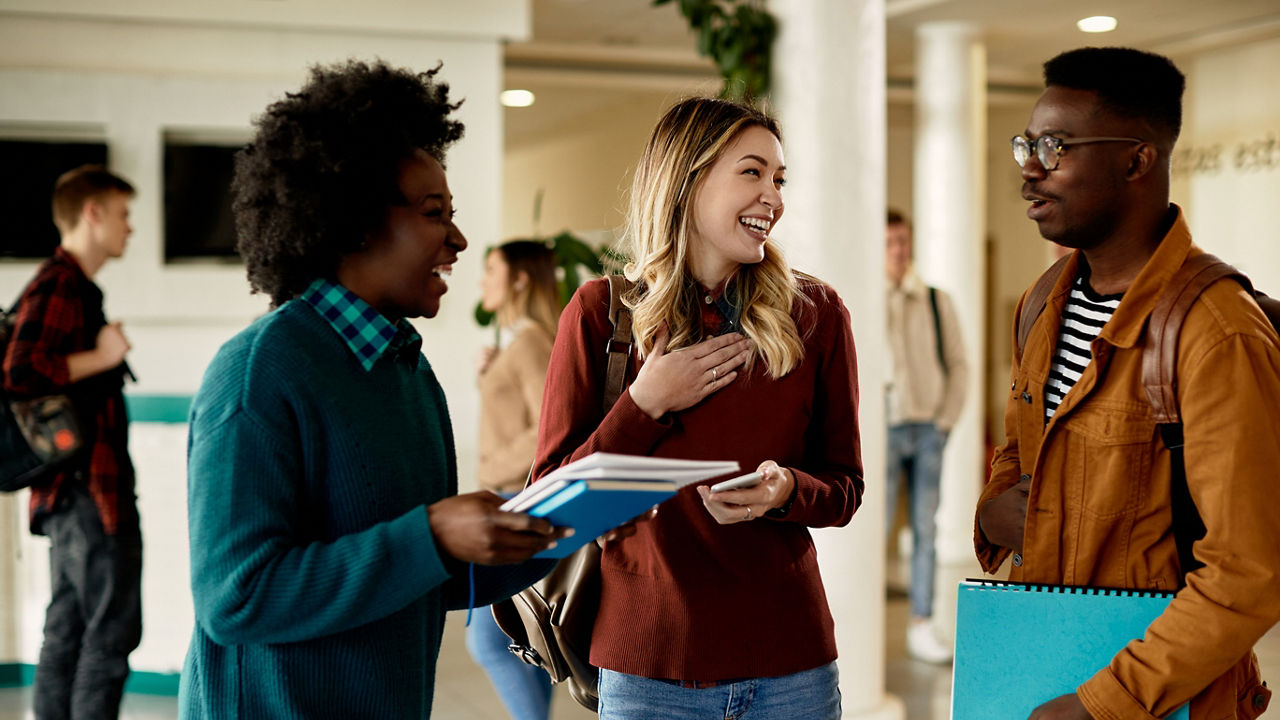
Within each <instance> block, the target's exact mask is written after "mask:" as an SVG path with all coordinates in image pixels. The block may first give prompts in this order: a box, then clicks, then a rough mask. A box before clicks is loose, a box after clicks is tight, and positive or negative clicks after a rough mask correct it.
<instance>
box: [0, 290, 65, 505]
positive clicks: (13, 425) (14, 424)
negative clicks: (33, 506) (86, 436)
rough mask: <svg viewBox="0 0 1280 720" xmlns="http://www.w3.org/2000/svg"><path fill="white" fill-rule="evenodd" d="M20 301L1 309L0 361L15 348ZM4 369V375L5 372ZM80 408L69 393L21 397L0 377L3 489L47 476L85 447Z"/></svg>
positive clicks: (0, 480)
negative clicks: (78, 414)
mask: <svg viewBox="0 0 1280 720" xmlns="http://www.w3.org/2000/svg"><path fill="white" fill-rule="evenodd" d="M16 316H17V306H14V309H13V310H10V311H8V312H6V311H4V310H3V309H0V360H3V358H4V356H5V354H6V353H7V351H8V348H9V339H10V337H11V336H12V335H13V326H14V322H15V320H16ZM3 375H4V374H3V373H0V378H2V377H3ZM81 445H82V437H81V434H80V427H79V424H78V423H77V422H76V415H75V409H74V407H73V406H72V404H71V400H70V398H68V397H67V396H66V395H49V396H46V397H40V398H34V399H22V400H15V399H14V398H12V397H10V395H9V393H8V391H7V390H6V389H5V388H4V385H3V383H2V382H0V492H13V491H15V490H21V489H22V488H25V487H30V486H31V485H33V484H38V483H40V482H42V481H44V480H47V479H48V478H49V477H50V476H52V475H53V473H55V472H56V471H57V470H58V469H59V468H61V467H62V466H63V465H64V464H66V463H67V462H68V461H69V460H71V459H72V458H73V457H75V455H76V454H77V453H78V452H79V451H80V447H81Z"/></svg>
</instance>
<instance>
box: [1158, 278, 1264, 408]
mask: <svg viewBox="0 0 1280 720" xmlns="http://www.w3.org/2000/svg"><path fill="white" fill-rule="evenodd" d="M1224 277H1234V278H1235V279H1236V280H1237V281H1238V282H1240V284H1241V285H1244V287H1245V289H1246V290H1249V291H1252V290H1253V286H1252V285H1250V283H1249V279H1248V278H1246V277H1245V276H1244V275H1243V274H1242V273H1241V272H1240V271H1239V270H1236V269H1235V268H1234V267H1232V266H1231V265H1230V264H1228V263H1226V262H1225V261H1223V260H1220V259H1218V258H1217V257H1215V256H1213V255H1210V254H1209V253H1201V254H1200V255H1195V256H1193V257H1190V258H1187V260H1186V261H1185V262H1183V263H1182V267H1181V268H1178V271H1177V272H1175V273H1174V274H1173V277H1172V278H1171V279H1170V280H1169V283H1168V284H1167V285H1166V286H1165V290H1164V292H1162V293H1161V294H1160V298H1159V300H1157V301H1156V306H1155V309H1153V310H1152V311H1151V318H1150V319H1149V320H1148V321H1147V337H1146V342H1145V343H1144V345H1143V350H1142V386H1143V389H1145V390H1146V392H1147V400H1148V401H1149V402H1150V403H1151V410H1152V414H1153V416H1154V417H1155V420H1156V422H1157V423H1160V424H1162V425H1163V424H1168V423H1180V422H1181V421H1182V415H1181V413H1179V412H1178V394H1177V380H1176V377H1177V368H1178V333H1179V332H1180V331H1181V330H1182V322H1183V320H1185V319H1186V317H1187V312H1188V311H1190V310H1191V306H1192V305H1193V304H1195V301H1196V298H1198V297H1200V293H1202V292H1204V289H1205V288H1207V287H1209V286H1210V285H1212V284H1213V283H1215V282H1217V281H1218V280H1221V279H1222V278H1224ZM1250 294H1252V292H1250Z"/></svg>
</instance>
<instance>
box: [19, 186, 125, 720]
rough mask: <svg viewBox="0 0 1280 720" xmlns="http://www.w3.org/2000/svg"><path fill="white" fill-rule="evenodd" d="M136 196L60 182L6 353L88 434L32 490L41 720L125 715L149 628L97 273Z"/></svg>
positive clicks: (119, 346)
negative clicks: (40, 604) (48, 241)
mask: <svg viewBox="0 0 1280 720" xmlns="http://www.w3.org/2000/svg"><path fill="white" fill-rule="evenodd" d="M133 194H134V190H133V186H131V185H130V184H129V183H128V182H126V181H125V180H124V179H122V178H120V177H118V176H116V175H114V174H112V173H111V172H109V171H107V170H106V168H103V167H101V166H89V165H87V166H84V167H80V168H77V169H75V170H72V171H70V172H68V173H66V174H64V175H63V176H62V177H60V178H59V179H58V182H57V185H56V186H55V187H54V191H53V218H54V223H55V224H56V225H57V226H58V231H59V232H60V233H61V235H62V243H61V245H60V246H59V247H58V249H57V250H56V251H55V252H54V254H53V257H51V258H49V259H48V260H46V261H45V262H44V263H43V264H42V265H41V266H40V269H39V270H38V271H37V273H36V276H35V279H34V280H33V281H32V282H31V284H30V285H29V286H27V289H26V291H25V292H24V293H23V296H22V299H21V300H20V301H19V304H18V315H17V322H16V324H15V326H14V333H13V338H12V340H11V341H10V343H9V349H8V352H7V354H6V355H5V358H4V373H3V376H4V383H5V388H6V389H7V390H8V391H9V392H11V393H12V394H13V395H14V396H15V397H38V396H41V395H50V394H55V393H66V394H68V395H69V396H70V397H71V399H72V401H73V403H74V404H75V408H76V414H77V416H78V419H79V421H80V423H81V431H82V433H83V435H84V449H83V451H82V454H81V456H80V457H79V458H77V459H76V460H75V461H74V462H73V463H72V464H71V466H69V467H68V468H66V469H64V470H63V471H61V472H59V473H58V474H56V475H54V476H53V477H51V478H50V479H49V480H47V481H44V482H41V483H39V484H38V485H37V486H36V487H33V488H32V492H31V532H33V533H35V534H38V535H48V536H49V540H50V552H49V562H50V570H51V572H50V580H51V585H52V590H53V593H52V595H53V597H52V600H51V601H50V603H49V609H48V611H47V613H46V615H45V627H44V645H43V646H42V647H41V649H40V662H39V665H38V666H37V668H36V677H35V703H34V704H35V714H36V718H37V719H38V720H54V719H57V718H115V717H117V716H118V714H119V708H120V696H121V694H122V693H123V691H124V681H125V677H126V676H127V675H128V674H129V665H128V656H129V653H130V652H131V651H132V650H133V649H134V648H136V647H137V646H138V641H139V640H140V639H141V636H142V613H141V590H140V577H141V571H142V538H141V533H140V532H139V528H138V509H137V503H136V498H135V496H134V475H133V464H132V463H131V462H130V460H129V448H128V421H129V419H128V416H127V415H126V413H125V407H124V394H123V392H122V387H123V386H124V376H125V375H126V374H127V373H128V372H129V370H128V367H127V366H126V365H125V363H124V356H125V353H126V352H128V350H129V342H128V340H126V339H125V336H124V333H123V332H122V331H121V328H120V324H119V323H108V322H107V320H106V317H105V315H104V314H103V310H102V291H101V290H100V289H99V288H98V286H97V285H96V284H94V282H93V276H94V275H95V274H96V273H97V272H98V270H99V269H101V268H102V266H103V264H105V263H106V262H107V260H109V259H111V258H118V257H120V256H121V255H123V254H124V249H125V242H126V240H127V239H128V237H129V234H130V233H131V232H132V228H130V227H129V201H130V199H132V197H133Z"/></svg>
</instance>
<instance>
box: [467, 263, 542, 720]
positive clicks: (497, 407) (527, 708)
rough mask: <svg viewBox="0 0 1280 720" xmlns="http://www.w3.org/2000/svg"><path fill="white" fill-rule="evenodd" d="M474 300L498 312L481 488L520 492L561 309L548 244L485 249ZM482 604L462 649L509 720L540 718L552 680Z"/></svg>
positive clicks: (488, 368)
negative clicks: (511, 647)
mask: <svg viewBox="0 0 1280 720" xmlns="http://www.w3.org/2000/svg"><path fill="white" fill-rule="evenodd" d="M480 290H481V295H480V305H481V307H483V308H484V309H485V310H488V311H489V312H492V313H494V314H495V315H496V317H495V318H494V319H495V321H496V322H497V323H498V327H499V337H501V338H503V341H500V342H499V346H498V347H490V348H486V350H485V355H484V359H483V361H482V363H481V367H480V378H479V386H480V466H479V470H478V472H477V480H478V481H479V483H480V487H482V488H484V489H485V490H491V491H493V492H495V493H499V494H504V495H505V494H512V493H516V492H519V491H520V489H521V488H522V487H523V486H524V481H525V478H526V477H527V476H528V474H529V464H530V463H531V462H533V452H534V450H535V448H536V447H537V442H538V411H539V409H540V408H541V407H542V387H543V382H544V381H545V380H546V377H547V363H548V361H549V360H550V359H551V345H552V343H553V342H554V340H555V335H556V320H557V318H558V317H559V315H560V297H559V291H558V290H557V289H556V265H555V255H554V253H552V251H551V248H549V247H547V245H546V243H541V242H534V241H528V240H513V241H511V242H508V243H505V244H503V245H499V246H498V247H495V248H493V249H492V250H490V251H489V252H488V254H487V255H485V259H484V276H483V278H481V281H480ZM508 643H510V640H509V639H508V638H507V636H506V635H504V634H503V633H502V631H501V630H499V629H498V625H497V623H496V622H494V620H493V615H492V614H491V613H489V612H488V611H484V612H478V613H475V614H474V615H473V616H472V620H471V624H470V625H469V626H468V627H467V649H468V650H469V651H470V652H471V657H472V659H474V660H475V661H476V662H477V663H479V664H480V666H481V667H483V668H484V670H485V672H486V673H487V674H488V675H489V680H490V682H492V683H493V686H494V689H496V690H497V691H498V696H499V697H500V698H501V699H502V703H503V705H505V706H506V708H507V712H508V713H510V714H511V717H512V718H514V719H515V720H546V718H547V716H548V713H549V710H550V707H551V679H550V678H549V677H548V676H547V674H546V673H545V672H543V671H542V670H541V669H539V668H537V667H534V666H532V665H526V664H525V663H524V662H523V661H521V660H520V659H519V658H517V657H516V656H514V655H512V654H511V653H510V652H508V651H507V645H508Z"/></svg>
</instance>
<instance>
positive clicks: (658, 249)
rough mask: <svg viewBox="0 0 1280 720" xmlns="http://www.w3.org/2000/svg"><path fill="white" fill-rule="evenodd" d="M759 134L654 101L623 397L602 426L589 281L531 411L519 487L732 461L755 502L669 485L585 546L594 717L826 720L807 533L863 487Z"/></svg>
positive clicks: (841, 320) (829, 661)
mask: <svg viewBox="0 0 1280 720" xmlns="http://www.w3.org/2000/svg"><path fill="white" fill-rule="evenodd" d="M785 174H786V170H785V165H784V162H783V154H782V145H781V140H780V132H779V130H778V126H777V124H776V123H775V122H774V120H773V119H771V118H769V117H768V116H766V115H764V114H762V113H760V112H758V111H756V110H754V109H751V108H748V107H744V106H741V105H738V104H735V103H732V102H727V101H723V100H715V99H709V98H695V99H690V100H686V101H683V102H681V103H679V104H677V105H676V106H674V107H672V108H671V109H670V110H669V111H668V112H667V113H666V114H665V115H664V116H663V118H662V119H661V120H660V121H659V123H658V126H657V127H656V128H655V129H654V131H653V135H652V136H651V138H650V140H649V143H648V146H647V147H646V149H645V152H644V155H643V157H642V158H641V160H640V163H639V165H638V166H637V168H636V171H635V177H634V181H633V185H632V190H631V199H630V207H629V210H628V214H627V230H626V235H627V240H628V242H629V245H630V248H629V252H630V257H631V258H632V261H631V262H630V263H629V264H628V265H627V266H626V270H625V271H626V276H627V278H628V279H629V280H631V281H632V282H633V283H634V287H633V289H632V290H631V291H630V292H629V293H627V294H625V295H624V297H623V300H624V301H625V302H626V304H627V305H628V306H629V307H630V308H631V310H632V316H633V320H634V341H635V342H634V348H633V352H632V354H631V359H630V367H629V369H628V376H627V377H628V380H629V387H628V388H627V390H626V391H624V392H623V394H622V396H621V397H620V398H619V399H618V401H617V402H616V403H615V404H614V405H613V407H612V408H611V409H609V411H608V412H607V413H606V412H602V410H601V403H600V395H601V392H602V388H603V386H604V370H605V365H606V358H605V352H604V348H605V344H606V342H607V340H608V338H609V336H610V333H611V326H610V323H609V319H608V317H607V306H608V294H609V291H608V285H607V283H606V282H605V281H603V280H599V281H593V282H591V283H588V284H586V285H584V286H583V287H582V288H581V289H580V290H579V291H578V293H577V294H576V295H575V296H574V298H573V300H572V301H571V302H570V303H569V306H568V307H567V308H565V312H564V315H563V316H562V318H561V321H560V331H559V333H558V335H557V337H556V344H555V349H554V351H553V352H552V356H551V365H550V368H549V369H548V373H547V387H546V393H545V396H544V398H545V400H544V402H543V407H542V418H541V427H540V435H539V441H538V460H537V464H536V469H535V472H536V474H537V475H538V476H541V475H543V474H545V473H547V472H549V471H551V470H553V469H555V468H556V467H559V466H561V465H563V464H565V463H567V462H570V461H573V460H576V459H578V458H581V457H583V456H585V455H587V454H589V453H592V452H595V451H608V452H618V453H631V454H636V455H652V456H662V457H678V458H689V459H714V460H737V461H738V462H739V463H740V465H741V466H742V467H743V468H744V469H746V470H759V471H761V472H762V473H763V480H762V481H761V482H760V484H758V485H756V486H755V487H751V488H748V489H739V490H732V491H726V492H721V493H715V494H712V493H711V492H710V491H709V489H708V485H709V483H704V484H702V485H699V486H697V487H693V488H687V489H685V490H684V491H682V492H681V493H680V494H679V495H677V496H676V497H675V498H673V499H672V500H670V501H668V502H666V503H664V504H663V505H661V506H660V507H659V509H658V513H657V515H656V517H654V518H653V519H651V520H649V521H647V522H641V523H638V525H637V531H636V533H635V535H633V536H632V537H629V538H626V539H623V540H619V541H612V542H609V543H608V544H606V546H605V552H604V554H603V559H602V561H601V572H602V580H603V590H602V596H601V607H600V613H599V615H598V617H597V619H596V623H595V627H594V632H593V637H592V643H591V662H592V663H593V664H595V665H597V666H598V667H600V668H601V673H600V684H599V693H600V717H601V718H605V719H606V720H621V719H629V718H653V717H662V718H686V717H687V718H706V717H739V716H742V715H743V714H744V713H748V714H747V716H748V717H751V718H761V719H763V720H770V719H773V718H786V719H787V720H801V719H803V718H815V719H818V718H820V719H822V720H827V719H829V718H838V717H839V716H840V696H839V690H838V678H837V673H836V667H835V657H836V647H835V638H834V631H833V623H832V619H831V613H830V610H829V609H828V607H827V601H826V595H825V593H824V591H823V588H822V581H821V578H820V577H819V574H818V565H817V558H816V555H815V552H814V547H813V541H812V539H811V538H810V535H809V530H808V528H810V527H823V526H833V525H843V524H845V523H847V522H849V520H850V518H851V517H852V516H853V513H854V511H855V510H856V509H857V507H858V505H859V503H860V501H861V497H862V491H863V479H862V462H861V457H860V448H859V436H858V426H857V403H858V389H857V374H856V370H855V358H854V345H853V336H852V333H851V331H850V327H849V315H848V312H847V310H846V309H845V307H844V305H843V304H842V303H841V301H840V298H839V297H837V296H836V294H835V292H834V291H833V290H832V289H831V288H830V287H828V286H827V285H824V284H823V283H822V282H820V281H818V280H816V279H814V278H812V277H808V276H805V275H800V274H797V273H795V272H793V271H792V270H791V269H790V268H789V267H788V266H787V264H786V261H785V260H784V259H783V257H782V254H781V253H780V252H779V250H778V248H777V247H776V246H775V244H774V241H773V240H772V239H771V231H772V230H773V227H774V225H775V224H776V223H777V221H778V219H779V218H780V217H781V216H782V211H783V202H782V186H783V184H784V179H785Z"/></svg>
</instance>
